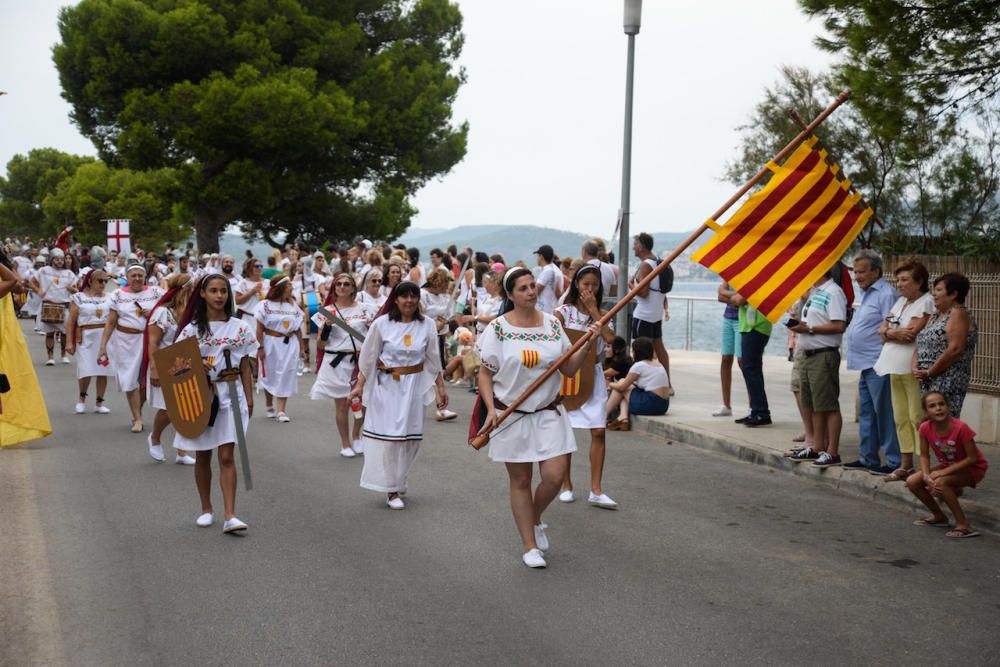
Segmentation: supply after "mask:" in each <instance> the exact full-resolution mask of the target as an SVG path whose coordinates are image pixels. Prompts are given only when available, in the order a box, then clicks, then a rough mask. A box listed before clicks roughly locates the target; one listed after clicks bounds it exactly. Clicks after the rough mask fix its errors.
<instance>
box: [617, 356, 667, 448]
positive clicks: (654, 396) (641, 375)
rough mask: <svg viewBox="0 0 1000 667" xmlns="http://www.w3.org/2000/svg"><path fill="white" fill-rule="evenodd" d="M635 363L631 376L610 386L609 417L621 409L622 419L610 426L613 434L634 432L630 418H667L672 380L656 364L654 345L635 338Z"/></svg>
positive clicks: (629, 373)
mask: <svg viewBox="0 0 1000 667" xmlns="http://www.w3.org/2000/svg"><path fill="white" fill-rule="evenodd" d="M632 356H633V357H634V358H635V363H634V364H632V367H631V368H629V370H628V374H627V375H626V376H625V377H624V378H623V379H621V380H618V381H617V382H612V383H611V384H610V385H608V389H610V390H611V395H610V396H609V397H608V410H607V412H608V414H609V415H610V414H612V413H614V411H615V410H617V409H618V408H619V407H620V408H621V415H620V416H619V417H618V419H616V420H614V421H611V422H610V423H609V424H608V430H610V431H627V430H629V429H630V428H631V425H630V423H629V414H630V413H631V414H633V415H651V416H657V415H665V414H667V408H669V407H670V393H669V392H670V379H669V378H668V377H667V372H666V370H664V368H663V366H661V365H660V364H659V363H657V362H656V357H655V352H654V348H653V341H652V340H650V339H649V338H636V339H635V340H634V341H632Z"/></svg>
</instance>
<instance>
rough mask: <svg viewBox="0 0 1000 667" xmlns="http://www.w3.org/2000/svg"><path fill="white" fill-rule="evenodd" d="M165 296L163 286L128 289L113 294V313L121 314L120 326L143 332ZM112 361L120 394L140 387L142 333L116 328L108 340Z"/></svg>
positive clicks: (124, 288)
mask: <svg viewBox="0 0 1000 667" xmlns="http://www.w3.org/2000/svg"><path fill="white" fill-rule="evenodd" d="M163 294H164V292H163V289H162V288H160V287H151V286H150V287H146V288H145V289H143V290H142V291H141V292H133V291H131V290H129V289H128V288H127V287H122V288H121V289H117V290H115V291H114V292H113V293H112V294H111V310H113V311H115V312H116V313H118V326H120V327H125V328H127V329H137V330H138V331H140V332H141V331H142V330H143V329H145V328H146V315H143V314H142V313H141V312H140V311H141V310H144V311H149V310H150V309H152V307H153V306H155V305H156V302H157V301H159V300H160V297H162V296H163ZM107 352H108V358H109V359H110V360H111V365H112V366H113V367H114V369H115V377H117V378H118V390H119V391H133V390H135V389H138V388H139V370H140V368H141V367H142V333H136V334H131V333H124V332H123V331H119V330H118V328H117V327H116V328H115V330H114V331H113V332H112V333H111V338H110V339H108V349H107Z"/></svg>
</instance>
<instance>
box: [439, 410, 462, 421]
mask: <svg viewBox="0 0 1000 667" xmlns="http://www.w3.org/2000/svg"><path fill="white" fill-rule="evenodd" d="M456 417H458V415H457V414H456V413H454V412H452V411H451V410H438V411H437V420H438V421H439V422H446V421H449V420H451V419H454V418H456Z"/></svg>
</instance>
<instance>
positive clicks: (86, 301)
mask: <svg viewBox="0 0 1000 667" xmlns="http://www.w3.org/2000/svg"><path fill="white" fill-rule="evenodd" d="M70 300H71V301H72V302H73V303H75V304H76V307H77V315H76V326H77V327H81V326H83V325H86V324H104V323H105V322H107V321H108V313H109V312H111V298H110V297H109V296H108V295H106V294H102V295H101V296H88V295H86V294H84V293H83V292H77V293H76V294H74V295H73V297H72V298H71V299H70ZM103 335H104V329H103V328H102V329H96V328H95V329H86V330H83V331H80V335H79V336H78V337H77V338H78V340H79V341H80V343H79V344H78V345H77V346H76V377H77V378H86V377H95V376H104V377H110V376H112V375H114V374H115V372H114V370H113V369H112V368H111V365H110V364H109V365H107V366H102V365H100V364H99V363H97V356H98V355H97V353H98V351H99V350H100V348H101V336H103Z"/></svg>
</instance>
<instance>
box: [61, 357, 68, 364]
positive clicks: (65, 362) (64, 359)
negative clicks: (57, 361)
mask: <svg viewBox="0 0 1000 667" xmlns="http://www.w3.org/2000/svg"><path fill="white" fill-rule="evenodd" d="M62 362H63V363H64V364H68V363H69V357H67V356H65V355H63V358H62Z"/></svg>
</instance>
